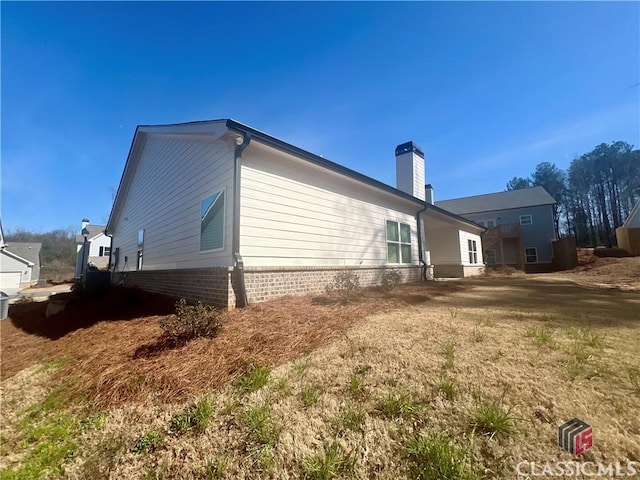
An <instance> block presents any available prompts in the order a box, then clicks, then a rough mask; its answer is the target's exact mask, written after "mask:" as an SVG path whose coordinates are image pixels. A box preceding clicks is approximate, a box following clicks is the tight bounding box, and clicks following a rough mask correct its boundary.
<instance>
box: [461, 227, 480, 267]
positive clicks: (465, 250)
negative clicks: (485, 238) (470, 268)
mask: <svg viewBox="0 0 640 480" xmlns="http://www.w3.org/2000/svg"><path fill="white" fill-rule="evenodd" d="M458 235H459V239H460V242H459V244H458V248H459V250H458V252H459V255H460V258H461V259H462V264H463V265H478V264H482V263H483V261H484V260H483V259H482V243H481V240H480V235H475V234H473V233H469V232H465V231H463V230H459V233H458ZM474 246H475V248H474Z"/></svg>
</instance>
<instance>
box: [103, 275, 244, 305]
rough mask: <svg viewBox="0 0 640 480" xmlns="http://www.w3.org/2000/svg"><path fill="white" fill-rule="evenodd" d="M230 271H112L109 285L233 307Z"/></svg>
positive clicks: (234, 298) (234, 302)
mask: <svg viewBox="0 0 640 480" xmlns="http://www.w3.org/2000/svg"><path fill="white" fill-rule="evenodd" d="M231 271H232V269H231V267H219V268H190V269H180V270H141V271H134V272H114V273H113V276H112V283H114V284H117V285H123V286H125V287H137V288H141V289H142V290H145V291H147V292H154V293H161V294H163V295H169V296H172V297H182V298H186V299H187V300H190V301H192V302H197V301H201V302H203V303H208V304H211V305H216V306H218V307H226V308H234V307H235V305H236V297H235V295H234V294H233V289H232V287H231Z"/></svg>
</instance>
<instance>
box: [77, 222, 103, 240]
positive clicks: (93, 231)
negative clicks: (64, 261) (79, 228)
mask: <svg viewBox="0 0 640 480" xmlns="http://www.w3.org/2000/svg"><path fill="white" fill-rule="evenodd" d="M85 228H86V229H87V231H88V232H89V235H88V236H87V240H89V241H91V240H93V239H94V238H96V237H97V236H98V235H100V234H101V233H104V229H105V228H106V227H105V226H104V225H87V226H86V227H85ZM83 242H84V237H83V236H82V235H76V243H83Z"/></svg>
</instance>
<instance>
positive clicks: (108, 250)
mask: <svg viewBox="0 0 640 480" xmlns="http://www.w3.org/2000/svg"><path fill="white" fill-rule="evenodd" d="M110 253H111V247H100V252H99V253H98V256H99V257H108V256H109V254H110Z"/></svg>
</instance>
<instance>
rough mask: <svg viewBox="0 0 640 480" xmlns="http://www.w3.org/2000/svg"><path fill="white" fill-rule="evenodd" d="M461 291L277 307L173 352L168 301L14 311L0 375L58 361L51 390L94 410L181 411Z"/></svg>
mask: <svg viewBox="0 0 640 480" xmlns="http://www.w3.org/2000/svg"><path fill="white" fill-rule="evenodd" d="M461 288H465V285H464V282H455V283H453V282H421V283H413V284H407V285H401V286H400V287H399V288H398V289H397V290H395V291H393V292H391V293H388V292H382V291H380V290H378V289H367V290H366V291H365V292H364V294H363V296H362V298H360V299H359V300H358V301H356V302H353V303H348V304H343V303H341V302H339V301H337V300H335V299H328V298H327V297H325V296H315V297H314V296H301V297H285V298H281V299H278V300H274V301H270V302H264V303H257V304H254V305H251V306H250V307H249V308H247V309H242V310H240V309H238V310H235V311H231V312H226V313H225V314H224V325H223V327H222V329H221V330H220V332H219V334H218V336H217V337H215V338H212V339H208V338H198V339H195V340H192V341H190V342H188V343H187V344H186V345H183V346H180V347H175V346H174V345H172V344H170V343H168V342H166V341H164V337H163V336H162V333H163V332H162V330H161V329H160V327H159V325H158V322H159V320H160V319H162V318H163V316H165V315H168V314H171V313H172V312H173V311H174V307H173V305H174V302H175V299H171V298H168V297H164V296H161V295H153V294H148V293H143V292H140V291H132V290H128V289H123V288H112V289H111V290H110V291H109V292H108V294H107V295H105V296H102V297H99V298H86V297H82V296H78V295H77V294H73V293H72V294H70V295H72V296H73V295H75V298H74V300H73V301H72V302H70V303H69V304H68V307H67V309H66V310H64V311H63V312H61V313H59V314H57V315H55V316H52V317H50V318H49V319H47V318H45V309H46V302H45V303H41V304H25V305H12V306H11V309H10V312H9V316H10V318H9V319H6V320H3V321H2V322H1V329H0V334H1V347H2V348H1V360H2V364H1V366H0V374H1V377H2V379H5V378H8V377H10V376H12V375H14V374H15V373H17V372H19V371H20V370H22V369H23V368H26V367H28V366H31V365H34V364H36V363H43V362H47V361H51V360H54V359H59V358H60V357H66V358H68V362H67V363H66V364H65V365H64V366H63V367H62V368H60V369H59V370H58V371H56V373H55V374H54V378H53V381H54V382H56V383H58V384H65V383H67V384H70V385H71V387H70V388H71V390H72V391H73V392H74V393H77V394H79V395H83V396H85V398H86V399H87V400H88V401H89V402H90V403H92V404H94V405H95V406H97V407H107V406H111V405H117V404H121V403H124V402H131V401H144V400H147V399H149V398H150V397H151V398H152V399H153V400H155V401H166V402H172V401H181V400H184V399H185V398H187V397H189V396H191V395H194V394H198V393H202V392H206V391H210V390H212V389H215V388H216V387H219V386H221V385H224V384H225V383H227V382H229V381H231V380H232V379H234V378H235V377H237V376H239V375H240V374H242V373H243V372H245V371H246V370H247V368H248V367H249V366H250V365H251V364H261V365H269V366H271V367H273V366H276V365H279V364H282V363H285V362H288V361H291V360H293V359H295V358H298V357H301V356H304V355H305V354H307V353H309V352H311V351H313V350H314V349H316V348H318V347H321V346H323V345H326V344H328V343H330V342H332V341H333V340H335V339H338V338H340V336H341V335H343V334H344V332H345V331H346V330H348V329H349V328H350V327H352V326H353V325H354V324H355V323H356V322H358V321H360V320H362V319H363V318H365V317H366V316H368V315H371V314H373V313H381V312H385V311H389V310H393V309H396V308H402V307H406V306H408V305H411V304H416V303H420V302H424V301H428V300H429V299H431V298H433V297H435V296H439V295H443V294H446V293H450V292H453V291H456V290H459V289H461Z"/></svg>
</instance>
